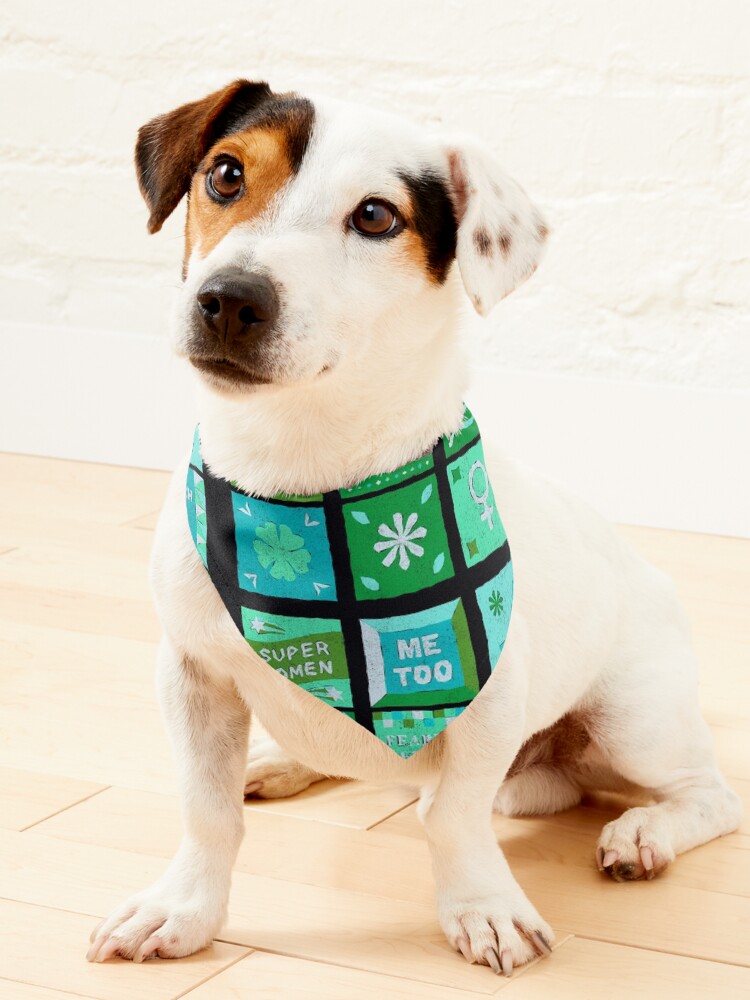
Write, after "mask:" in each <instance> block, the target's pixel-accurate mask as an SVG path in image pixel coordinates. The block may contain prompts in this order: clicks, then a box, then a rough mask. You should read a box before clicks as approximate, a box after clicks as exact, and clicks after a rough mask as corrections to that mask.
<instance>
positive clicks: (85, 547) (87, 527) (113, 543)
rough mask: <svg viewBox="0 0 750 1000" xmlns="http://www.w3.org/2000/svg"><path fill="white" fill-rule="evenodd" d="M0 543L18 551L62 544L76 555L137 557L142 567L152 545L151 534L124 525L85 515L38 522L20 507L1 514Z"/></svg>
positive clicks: (37, 518)
mask: <svg viewBox="0 0 750 1000" xmlns="http://www.w3.org/2000/svg"><path fill="white" fill-rule="evenodd" d="M0 543H1V544H3V545H10V546H12V548H20V547H21V546H24V545H40V544H42V543H49V544H51V545H66V546H68V547H69V548H71V549H73V550H75V551H77V552H88V551H95V552H98V553H100V554H102V555H112V556H114V557H115V558H120V557H127V556H129V555H133V554H138V556H139V557H140V558H141V559H142V560H143V563H144V565H145V564H146V563H147V562H148V556H149V553H150V551H151V546H152V544H153V535H152V534H149V533H148V532H146V531H139V530H138V529H137V528H135V527H132V526H128V525H112V524H100V523H98V522H97V521H91V520H87V519H86V518H85V516H83V517H81V516H80V515H79V517H78V518H75V517H74V516H73V515H71V516H69V517H67V518H66V517H64V516H62V515H60V514H59V513H57V512H55V517H54V518H48V519H46V520H45V519H40V518H39V517H38V515H36V514H33V513H30V512H29V511H26V510H24V509H23V508H20V507H19V508H14V509H13V510H9V511H5V512H3V513H2V522H0Z"/></svg>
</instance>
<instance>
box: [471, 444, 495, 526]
mask: <svg viewBox="0 0 750 1000" xmlns="http://www.w3.org/2000/svg"><path fill="white" fill-rule="evenodd" d="M478 469H481V470H482V475H483V476H484V493H482V494H481V496H480V495H479V494H478V493H477V491H476V490H475V489H474V476H475V475H476V472H477V470H478ZM469 493H471V499H472V500H473V501H474V503H475V504H481V505H482V507H483V510H482V514H481V518H482V520H483V521H486V522H487V523H488V524H489V526H490V531H493V530H494V528H495V525H494V524H493V522H492V512H493V510H494V509H495V508H494V507H490V505H489V504H488V503H487V497H488V496H489V495H490V481H489V478H488V476H487V470H486V469H485V467H484V465H483V464H482V463H481V462H480V461H479V459H477V461H476V462H475V463H474V464H473V465H472V467H471V468H470V469H469Z"/></svg>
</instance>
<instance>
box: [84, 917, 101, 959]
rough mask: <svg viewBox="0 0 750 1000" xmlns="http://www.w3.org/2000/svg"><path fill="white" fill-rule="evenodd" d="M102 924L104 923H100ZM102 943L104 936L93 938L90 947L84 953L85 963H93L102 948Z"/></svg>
mask: <svg viewBox="0 0 750 1000" xmlns="http://www.w3.org/2000/svg"><path fill="white" fill-rule="evenodd" d="M103 922H104V921H102V923H103ZM97 929H98V928H97ZM103 943H104V935H102V936H101V937H95V938H94V940H93V941H92V943H91V947H90V948H89V950H88V951H87V952H86V961H87V962H94V961H96V956H97V954H98V953H99V949H100V948H101V946H102V944H103Z"/></svg>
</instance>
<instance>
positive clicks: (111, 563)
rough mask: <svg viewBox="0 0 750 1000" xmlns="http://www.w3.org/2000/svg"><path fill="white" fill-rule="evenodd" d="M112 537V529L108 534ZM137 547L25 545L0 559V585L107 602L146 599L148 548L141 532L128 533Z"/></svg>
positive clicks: (114, 532)
mask: <svg viewBox="0 0 750 1000" xmlns="http://www.w3.org/2000/svg"><path fill="white" fill-rule="evenodd" d="M112 534H113V535H114V534H116V530H113V531H112ZM128 534H131V535H133V536H134V537H135V538H137V539H138V542H139V544H137V545H133V546H131V547H130V551H129V552H123V553H122V554H121V555H115V554H113V553H112V551H111V550H110V551H101V550H98V549H96V550H94V551H91V549H90V548H89V547H88V546H87V547H86V548H77V547H76V546H74V545H70V544H65V543H64V542H61V541H59V540H58V541H56V542H54V543H53V542H41V543H32V542H27V543H26V544H24V545H20V546H18V547H17V548H16V549H14V550H13V551H12V552H9V553H8V554H7V555H6V556H5V558H4V559H0V586H4V587H8V586H16V587H22V588H26V587H28V588H29V589H34V588H38V589H48V590H51V591H57V592H60V593H63V594H68V593H74V594H79V595H80V594H82V593H85V594H86V595H87V598H88V597H89V596H90V595H93V594H96V595H97V596H99V597H105V598H109V599H116V600H118V601H119V600H120V599H125V600H132V601H143V600H148V571H147V559H148V551H147V549H148V546H146V545H144V544H143V542H144V541H147V539H144V538H143V535H142V533H138V534H136V532H135V531H132V532H128Z"/></svg>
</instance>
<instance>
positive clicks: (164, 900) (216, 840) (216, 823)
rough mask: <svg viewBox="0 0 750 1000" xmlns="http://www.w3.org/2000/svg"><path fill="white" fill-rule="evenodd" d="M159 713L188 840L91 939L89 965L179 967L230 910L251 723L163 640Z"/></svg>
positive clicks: (227, 687) (234, 700) (231, 697)
mask: <svg viewBox="0 0 750 1000" xmlns="http://www.w3.org/2000/svg"><path fill="white" fill-rule="evenodd" d="M157 676H158V683H159V694H160V699H161V704H162V711H163V714H164V717H165V720H166V723H167V727H168V729H169V733H170V736H171V738H172V743H173V745H174V748H175V750H176V751H177V752H176V763H177V769H178V778H179V783H180V794H181V798H182V812H183V822H184V827H185V832H184V836H183V840H182V843H181V844H180V847H179V850H178V851H177V854H176V855H175V858H174V860H173V861H172V863H171V864H170V865H169V867H168V868H167V870H166V871H165V872H164V874H163V875H162V876H161V878H159V879H158V880H157V881H156V882H155V883H154V884H153V885H152V886H151V887H150V888H148V889H146V890H144V891H143V892H140V893H138V894H137V895H135V896H133V897H131V899H129V900H128V901H127V902H125V903H124V904H123V905H122V906H120V907H119V908H118V909H116V910H115V911H114V912H113V913H112V914H111V915H110V916H109V917H108V918H107V919H106V920H104V921H103V922H102V923H101V924H100V925H99V927H98V928H97V929H96V930H95V931H94V933H93V934H92V938H93V943H92V945H91V948H90V949H89V953H88V956H87V957H88V959H89V961H93V962H103V961H105V960H106V959H108V958H111V957H113V956H114V955H119V956H121V957H122V958H130V959H133V960H134V961H136V962H140V961H143V959H145V958H153V957H155V956H159V957H160V958H181V957H183V956H185V955H191V954H192V953H193V952H196V951H200V949H201V948H205V947H206V945H208V944H209V943H210V941H211V939H212V938H213V937H214V935H215V934H216V933H217V932H218V930H219V928H220V926H221V924H222V922H223V920H224V918H225V916H226V909H227V900H228V898H229V883H230V880H231V876H232V866H233V864H234V860H235V858H236V856H237V851H238V849H239V846H240V842H241V840H242V835H243V832H244V821H243V815H242V786H243V780H244V771H245V759H246V755H247V738H248V731H249V726H250V716H249V712H248V709H247V707H246V706H245V704H244V702H242V701H241V700H240V698H239V696H238V695H237V693H236V691H235V689H234V687H233V686H232V685H231V684H229V683H222V682H219V681H217V680H215V679H214V678H213V677H211V676H210V675H209V674H208V673H207V672H204V671H203V670H202V669H201V666H200V665H199V664H197V663H195V662H194V661H192V660H190V659H188V658H187V657H185V656H183V655H181V654H180V653H178V652H177V651H176V650H174V649H173V648H172V646H171V645H170V643H169V642H168V641H167V640H166V639H163V640H162V644H161V646H160V649H159V658H158V673H157Z"/></svg>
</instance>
